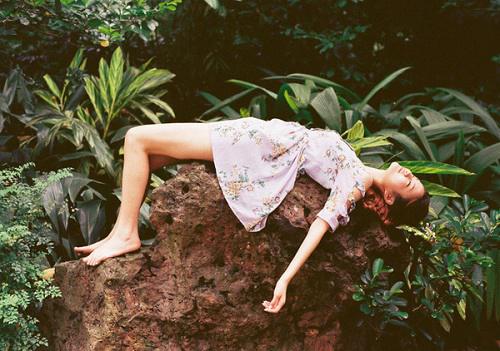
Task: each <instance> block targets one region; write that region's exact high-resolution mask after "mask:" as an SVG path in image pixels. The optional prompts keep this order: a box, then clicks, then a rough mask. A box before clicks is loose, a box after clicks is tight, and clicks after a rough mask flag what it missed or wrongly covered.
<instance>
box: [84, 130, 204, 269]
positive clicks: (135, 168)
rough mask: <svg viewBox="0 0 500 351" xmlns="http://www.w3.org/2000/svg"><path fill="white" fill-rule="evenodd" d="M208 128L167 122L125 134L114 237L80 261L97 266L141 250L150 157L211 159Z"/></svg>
mask: <svg viewBox="0 0 500 351" xmlns="http://www.w3.org/2000/svg"><path fill="white" fill-rule="evenodd" d="M209 128H210V126H209V123H166V124H151V125H144V126H138V127H133V128H131V129H130V130H129V131H128V132H127V134H126V136H125V150H124V164H123V177H122V204H121V206H120V211H119V214H118V218H117V220H116V223H115V226H114V228H113V235H111V236H110V237H109V238H108V239H107V240H106V241H105V242H103V243H101V245H100V246H98V247H97V248H96V249H95V250H94V251H93V252H92V253H91V254H90V255H89V256H87V257H85V258H83V259H82V260H83V261H84V262H86V263H87V264H90V265H96V264H99V263H100V262H102V261H103V260H105V259H107V258H110V257H114V256H118V255H122V254H124V253H127V252H131V251H135V250H137V249H139V248H140V246H141V242H140V240H139V233H138V219H139V209H140V207H141V204H142V201H143V198H144V193H145V189H146V186H147V183H148V180H149V176H150V159H149V155H159V156H167V157H170V158H172V159H199V160H213V157H212V147H211V144H210V137H209ZM163 160H166V161H168V160H169V159H163ZM157 162H159V163H160V162H161V161H157Z"/></svg>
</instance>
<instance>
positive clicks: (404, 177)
mask: <svg viewBox="0 0 500 351" xmlns="http://www.w3.org/2000/svg"><path fill="white" fill-rule="evenodd" d="M383 184H384V189H385V191H384V197H386V193H389V194H391V195H392V196H391V195H389V196H388V197H387V198H386V202H388V203H389V204H392V203H393V201H394V197H393V195H395V194H397V195H399V196H400V197H401V198H403V199H404V200H406V201H408V203H411V202H413V201H415V200H417V199H419V198H421V197H422V196H423V195H424V192H425V188H424V186H423V184H422V183H421V182H420V180H419V179H418V178H417V177H415V176H414V175H413V174H412V173H411V171H410V170H409V169H408V168H405V167H402V166H400V165H399V163H397V162H392V163H391V165H390V166H389V168H387V169H386V171H385V174H384V178H383Z"/></svg>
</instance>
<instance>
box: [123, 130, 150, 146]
mask: <svg viewBox="0 0 500 351" xmlns="http://www.w3.org/2000/svg"><path fill="white" fill-rule="evenodd" d="M144 127H145V126H135V127H132V128H130V129H129V130H127V132H126V133H125V143H126V144H129V143H134V144H137V143H140V142H143V141H144V138H145V136H146V134H147V133H146V131H145V128H144Z"/></svg>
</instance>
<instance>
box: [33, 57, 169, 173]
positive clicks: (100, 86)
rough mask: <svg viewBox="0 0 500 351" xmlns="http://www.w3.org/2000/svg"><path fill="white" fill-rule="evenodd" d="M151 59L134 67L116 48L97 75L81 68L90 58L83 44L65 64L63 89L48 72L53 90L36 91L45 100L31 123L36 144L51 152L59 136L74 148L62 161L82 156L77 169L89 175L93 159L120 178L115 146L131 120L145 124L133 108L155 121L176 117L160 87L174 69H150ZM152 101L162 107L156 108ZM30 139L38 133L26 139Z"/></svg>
mask: <svg viewBox="0 0 500 351" xmlns="http://www.w3.org/2000/svg"><path fill="white" fill-rule="evenodd" d="M150 62H151V60H149V61H148V62H146V63H145V64H143V65H142V66H141V67H139V68H135V67H131V66H129V65H128V64H127V63H126V62H125V60H124V58H123V54H122V51H121V49H120V48H117V49H116V50H115V52H114V53H113V56H112V58H111V62H110V64H109V65H108V63H107V62H106V61H105V60H104V59H101V60H100V62H99V76H87V75H85V74H84V73H83V70H84V69H85V63H86V60H85V59H83V51H82V50H81V49H80V50H78V51H77V53H76V54H75V56H74V58H73V60H72V61H71V63H70V65H69V67H68V69H67V73H66V78H65V80H64V83H63V86H62V88H61V89H60V88H59V87H58V85H57V84H56V83H55V82H54V81H53V80H52V78H51V77H50V76H49V75H45V76H44V79H45V82H46V84H47V86H48V88H49V90H37V91H35V94H36V95H37V96H39V97H40V98H41V99H43V101H44V102H45V105H44V106H42V107H41V108H39V109H38V110H37V114H36V115H35V116H34V117H33V118H32V119H31V120H30V121H29V123H28V125H29V126H33V127H35V128H36V129H37V130H38V135H37V136H36V138H37V148H36V149H37V150H44V149H45V148H48V149H49V151H50V153H51V154H53V153H54V152H53V147H54V143H55V142H56V141H57V142H58V143H60V144H62V143H67V142H69V143H70V145H71V146H72V148H73V150H75V151H74V152H68V151H67V150H68V148H67V147H66V148H65V152H64V154H63V155H61V156H60V161H70V160H78V161H79V162H78V163H77V164H75V167H76V169H77V170H79V171H81V173H83V174H85V175H87V176H89V175H91V170H92V167H96V165H95V162H93V160H94V159H95V160H96V161H97V164H98V167H99V168H98V169H96V173H95V174H101V173H103V172H104V174H106V175H108V176H109V177H110V178H112V179H113V180H115V181H117V182H119V181H120V177H119V175H118V174H117V170H118V169H119V167H117V164H116V163H117V160H116V155H115V154H114V152H113V149H112V148H111V145H112V144H113V143H116V142H119V141H120V140H122V139H123V138H124V136H125V133H126V131H127V130H128V129H129V128H130V127H132V126H133V125H131V124H130V121H131V120H133V121H134V122H136V123H139V124H142V123H143V121H144V118H143V117H142V115H138V114H136V112H135V110H137V111H140V112H142V113H143V114H144V116H145V117H146V118H147V120H148V121H151V122H153V123H161V120H160V118H161V117H163V116H164V114H165V113H164V112H167V113H168V114H169V115H171V116H173V117H174V112H173V110H172V108H171V107H170V106H169V105H168V104H167V103H166V102H164V101H163V100H161V99H160V97H162V96H163V95H164V94H165V93H166V90H165V89H159V88H161V86H163V85H164V84H166V83H167V82H169V81H170V80H171V79H172V78H173V77H174V74H172V73H170V72H169V71H168V70H164V69H156V68H151V69H147V67H148V65H149V64H150ZM85 93H86V94H85ZM152 105H154V106H156V107H157V108H159V109H160V110H161V111H164V112H161V111H160V112H153V111H152V110H151V109H150V106H152ZM32 139H35V136H34V137H33V138H31V139H28V140H26V141H25V143H29V142H30V141H31V140H32ZM118 151H119V150H118ZM56 154H57V153H56Z"/></svg>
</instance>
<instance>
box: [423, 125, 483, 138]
mask: <svg viewBox="0 0 500 351" xmlns="http://www.w3.org/2000/svg"><path fill="white" fill-rule="evenodd" d="M422 131H423V132H424V134H425V136H426V137H427V139H428V140H435V139H443V138H447V137H450V136H455V135H457V134H458V132H460V131H462V132H463V133H464V134H470V133H479V132H484V131H486V129H484V128H483V127H480V126H476V125H474V124H472V123H469V122H463V121H446V122H438V123H433V124H431V125H428V126H425V127H422Z"/></svg>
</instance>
